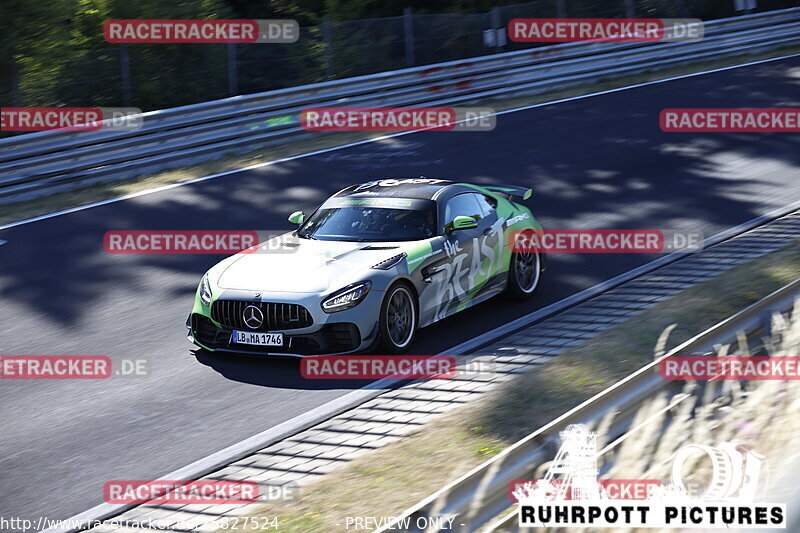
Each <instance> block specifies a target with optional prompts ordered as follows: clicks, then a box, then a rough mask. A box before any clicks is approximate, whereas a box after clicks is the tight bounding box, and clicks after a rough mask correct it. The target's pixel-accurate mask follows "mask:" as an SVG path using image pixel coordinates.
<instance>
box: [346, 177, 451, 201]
mask: <svg viewBox="0 0 800 533" xmlns="http://www.w3.org/2000/svg"><path fill="white" fill-rule="evenodd" d="M453 185H455V186H458V184H457V183H456V182H454V181H449V180H439V179H432V178H426V177H424V176H423V177H417V178H383V179H377V180H373V181H368V182H366V183H361V184H359V185H351V186H350V187H347V188H346V189H342V190H341V191H339V192H338V193H336V194H335V195H334V196H359V197H377V196H381V197H389V198H416V199H422V200H433V199H435V198H436V196H437V193H439V192H440V191H441V190H442V189H444V188H445V187H450V186H453Z"/></svg>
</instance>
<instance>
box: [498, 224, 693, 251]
mask: <svg viewBox="0 0 800 533" xmlns="http://www.w3.org/2000/svg"><path fill="white" fill-rule="evenodd" d="M508 235H509V239H510V243H511V246H512V250H513V251H515V252H518V253H530V252H534V251H536V252H541V253H548V254H558V253H561V254H567V253H568V254H577V253H584V254H609V253H616V254H632V253H640V254H642V253H643V254H652V253H671V252H679V251H680V252H699V251H700V250H701V249H702V246H703V234H702V233H701V232H699V231H673V230H655V229H630V230H626V229H585V230H584V229H553V230H547V229H543V230H530V229H526V230H514V231H511V232H509V234H508Z"/></svg>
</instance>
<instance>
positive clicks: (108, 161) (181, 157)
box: [0, 8, 800, 204]
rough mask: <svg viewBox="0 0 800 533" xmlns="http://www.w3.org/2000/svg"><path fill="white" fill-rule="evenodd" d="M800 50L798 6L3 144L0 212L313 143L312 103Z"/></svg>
mask: <svg viewBox="0 0 800 533" xmlns="http://www.w3.org/2000/svg"><path fill="white" fill-rule="evenodd" d="M798 42H800V8H791V9H784V10H779V11H770V12H765V13H760V14H755V15H746V16H740V17H734V18H728V19H719V20H715V21H711V22H708V23H706V25H705V37H704V39H702V40H701V41H697V42H692V41H687V42H670V43H566V44H559V45H553V46H546V47H539V48H533V49H528V50H521V51H516V52H509V53H503V54H495V55H490V56H482V57H477V58H473V59H469V60H460V61H450V62H446V63H439V64H434V65H427V66H424V67H416V68H410V69H403V70H397V71H391V72H384V73H379V74H372V75H368V76H360V77H356V78H348V79H343V80H336V81H330V82H324V83H317V84H312V85H304V86H300V87H293V88H288V89H281V90H277V91H269V92H265V93H258V94H252V95H246V96H237V97H233V98H226V99H223V100H215V101H211V102H204V103H200V104H194V105H189V106H183V107H177V108H172V109H166V110H161V111H153V112H149V113H144V115H143V126H142V128H141V129H139V130H137V131H108V132H103V131H98V132H63V131H62V132H59V131H50V132H40V133H33V134H28V135H21V136H18V137H13V138H9V139H3V140H0V165H2V168H3V174H2V176H1V177H0V204H3V203H9V202H13V201H20V200H26V199H29V198H33V197H36V196H41V195H45V194H50V193H53V192H59V191H64V190H69V189H73V188H77V187H83V186H86V185H91V184H94V183H99V182H103V181H110V180H118V179H124V178H128V177H132V176H136V175H140V174H145V173H148V172H155V171H159V170H164V169H168V168H174V167H178V166H184V165H187V164H192V163H196V162H199V161H205V160H211V159H215V158H219V157H222V156H224V155H225V154H226V153H227V152H230V151H237V150H242V149H244V148H248V147H249V148H253V147H261V146H266V145H270V144H276V143H280V142H286V141H287V140H291V139H295V138H300V137H301V136H307V135H311V134H310V133H309V132H306V131H304V130H303V129H302V128H300V127H299V125H298V124H299V119H298V115H299V112H300V111H301V110H302V109H303V108H305V107H309V106H311V105H313V106H326V105H331V106H363V107H369V106H405V105H452V104H456V103H460V102H468V101H475V100H479V99H481V98H489V97H496V96H508V95H512V94H536V93H541V92H546V91H550V90H554V89H560V88H565V87H570V86H575V85H580V84H583V83H587V82H592V81H596V80H598V79H608V78H613V77H619V76H622V75H626V74H630V73H635V72H643V71H650V70H658V69H663V68H667V67H670V66H674V65H677V64H685V63H687V62H689V61H695V62H696V61H703V60H707V59H712V58H719V57H723V56H731V55H743V54H752V53H756V52H760V51H764V50H770V49H776V48H780V47H785V46H792V45H796V44H797V43H798Z"/></svg>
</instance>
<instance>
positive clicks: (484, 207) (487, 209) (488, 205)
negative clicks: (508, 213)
mask: <svg viewBox="0 0 800 533" xmlns="http://www.w3.org/2000/svg"><path fill="white" fill-rule="evenodd" d="M475 197H476V199H477V200H478V205H480V206H481V211H482V212H483V218H486V217H488V216H491V215H493V214H494V211H495V209H497V200H495V199H494V198H492V197H491V196H486V195H483V194H476V195H475Z"/></svg>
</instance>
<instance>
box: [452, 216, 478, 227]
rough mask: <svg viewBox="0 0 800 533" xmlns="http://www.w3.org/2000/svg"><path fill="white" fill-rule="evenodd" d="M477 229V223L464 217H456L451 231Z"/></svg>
mask: <svg viewBox="0 0 800 533" xmlns="http://www.w3.org/2000/svg"><path fill="white" fill-rule="evenodd" d="M477 227H478V221H477V220H476V219H474V218H472V217H465V216H463V215H461V216H457V217H456V218H455V220H453V229H454V230H459V229H472V228H477Z"/></svg>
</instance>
